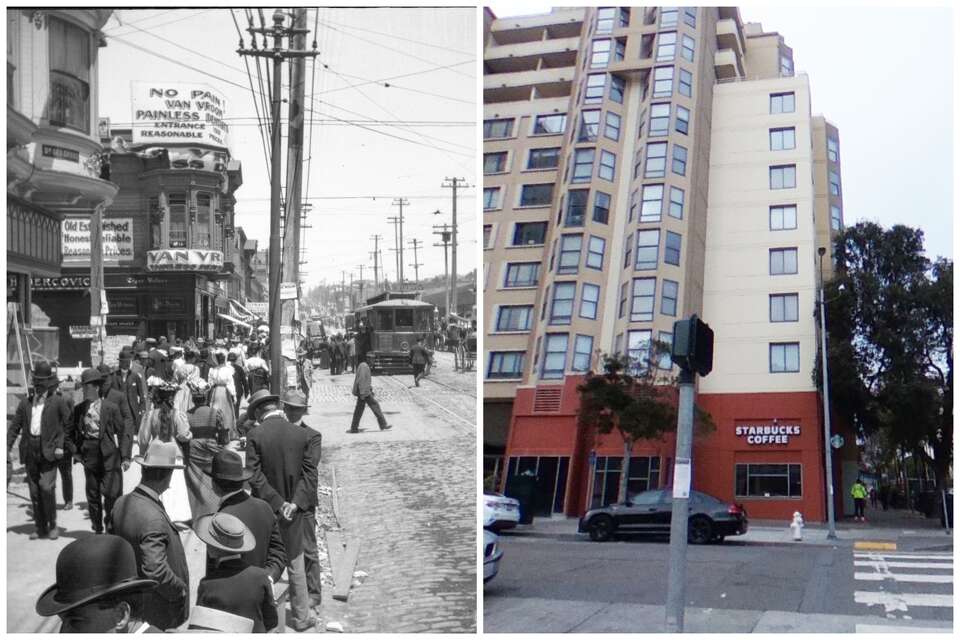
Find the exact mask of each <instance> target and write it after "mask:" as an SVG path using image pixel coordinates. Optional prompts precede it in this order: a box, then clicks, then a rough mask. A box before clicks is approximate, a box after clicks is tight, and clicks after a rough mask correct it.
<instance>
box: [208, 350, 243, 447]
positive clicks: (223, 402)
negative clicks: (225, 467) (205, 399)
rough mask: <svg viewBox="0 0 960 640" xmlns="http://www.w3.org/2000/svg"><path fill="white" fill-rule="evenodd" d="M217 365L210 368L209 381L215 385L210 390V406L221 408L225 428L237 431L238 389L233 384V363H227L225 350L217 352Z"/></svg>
mask: <svg viewBox="0 0 960 640" xmlns="http://www.w3.org/2000/svg"><path fill="white" fill-rule="evenodd" d="M216 357H217V366H216V367H215V368H213V369H210V373H209V374H208V376H207V382H209V383H210V386H211V387H213V389H212V391H211V392H210V406H211V407H214V408H216V409H219V410H220V412H221V413H222V414H223V428H224V429H226V430H227V431H229V432H235V431H236V428H237V422H236V417H235V416H236V414H235V413H234V408H233V407H234V405H236V404H237V402H238V400H237V389H236V387H235V386H234V384H233V376H234V374H235V371H234V369H233V365H230V364H227V354H226V352H225V351H218V352H217V356H216Z"/></svg>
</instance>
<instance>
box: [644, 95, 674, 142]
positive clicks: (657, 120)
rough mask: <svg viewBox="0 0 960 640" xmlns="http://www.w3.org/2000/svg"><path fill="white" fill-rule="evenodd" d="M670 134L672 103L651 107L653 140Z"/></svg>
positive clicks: (661, 103) (650, 133) (651, 133)
mask: <svg viewBox="0 0 960 640" xmlns="http://www.w3.org/2000/svg"><path fill="white" fill-rule="evenodd" d="M669 132H670V103H669V102H660V103H656V104H652V105H650V130H649V134H648V135H649V136H650V137H651V138H653V137H656V136H665V135H667V134H668V133H669Z"/></svg>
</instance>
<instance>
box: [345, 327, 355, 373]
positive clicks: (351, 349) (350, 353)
mask: <svg viewBox="0 0 960 640" xmlns="http://www.w3.org/2000/svg"><path fill="white" fill-rule="evenodd" d="M347 362H349V363H350V373H356V372H357V338H356V336H355V335H354V334H353V333H351V334H350V337H349V338H348V339H347Z"/></svg>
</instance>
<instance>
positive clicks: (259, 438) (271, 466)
mask: <svg viewBox="0 0 960 640" xmlns="http://www.w3.org/2000/svg"><path fill="white" fill-rule="evenodd" d="M247 414H248V415H249V416H252V417H255V418H256V420H257V422H259V423H260V424H258V425H257V426H256V427H254V428H253V429H251V430H250V431H249V432H248V433H247V468H249V469H250V470H251V471H252V472H253V475H252V476H251V478H250V485H251V486H252V487H253V494H254V495H255V496H257V497H258V498H262V499H263V500H266V501H267V502H268V503H269V504H270V508H271V509H273V511H274V513H279V514H280V519H279V520H280V535H281V536H282V537H283V547H284V550H285V552H286V555H287V575H288V576H289V578H290V609H291V613H292V618H293V627H294V628H295V629H296V630H297V631H304V630H307V629H310V628H312V627H313V626H314V624H316V619H315V618H314V617H313V616H312V615H311V614H310V609H309V606H310V605H309V594H308V591H307V581H306V575H305V573H304V558H303V537H304V536H303V526H304V525H303V515H304V512H306V511H308V510H309V509H310V508H311V507H312V506H313V505H315V504H316V499H317V498H316V494H317V473H316V468H317V465H316V462H314V461H313V460H312V459H311V457H310V437H309V434H307V432H306V430H305V429H303V428H302V427H298V426H296V425H294V424H290V422H288V421H287V419H286V417H285V416H284V414H283V411H282V410H281V409H280V403H279V398H278V397H277V396H276V395H274V394H271V393H270V392H269V391H268V390H266V389H261V390H260V391H257V392H256V393H255V394H253V396H252V397H251V398H250V403H249V405H248V406H247ZM311 470H312V473H311Z"/></svg>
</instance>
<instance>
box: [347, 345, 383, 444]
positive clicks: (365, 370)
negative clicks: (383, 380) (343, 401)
mask: <svg viewBox="0 0 960 640" xmlns="http://www.w3.org/2000/svg"><path fill="white" fill-rule="evenodd" d="M353 395H355V396H356V397H357V404H356V406H355V407H354V408H353V422H351V423H350V430H349V431H348V432H347V433H359V432H360V418H362V417H363V411H364V409H365V408H366V407H368V406H369V407H370V410H371V411H373V415H375V416H376V417H377V424H378V425H380V430H381V431H386V430H387V429H391V428H393V425H391V424H387V419H386V418H385V417H384V415H383V411H382V410H381V409H380V403H379V402H377V399H376V398H374V397H373V378H372V376H371V374H370V365H368V364H367V363H366V362H361V363H360V364H359V365H357V375H356V376H354V378H353Z"/></svg>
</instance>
